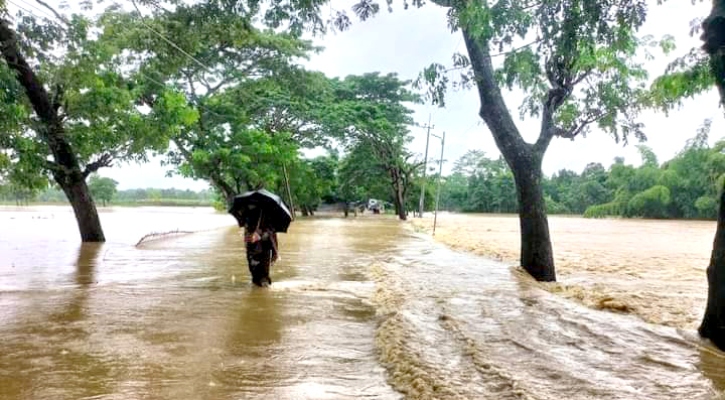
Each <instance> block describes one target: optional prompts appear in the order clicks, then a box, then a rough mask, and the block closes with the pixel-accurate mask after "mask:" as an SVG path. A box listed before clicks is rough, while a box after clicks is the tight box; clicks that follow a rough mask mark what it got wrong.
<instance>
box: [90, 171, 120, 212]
mask: <svg viewBox="0 0 725 400" xmlns="http://www.w3.org/2000/svg"><path fill="white" fill-rule="evenodd" d="M116 186H118V182H116V181H115V180H113V179H111V178H106V177H101V176H98V175H95V174H94V175H91V178H90V179H89V180H88V189H89V190H90V191H91V194H92V195H93V197H94V198H97V199H100V200H101V201H102V202H103V206H104V207H105V206H106V203H110V202H111V199H113V196H115V195H116Z"/></svg>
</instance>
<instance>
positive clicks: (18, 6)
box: [7, 0, 55, 21]
mask: <svg viewBox="0 0 725 400" xmlns="http://www.w3.org/2000/svg"><path fill="white" fill-rule="evenodd" d="M7 2H8V3H10V4H12V5H13V6H15V7H17V8H18V9H19V10H22V11H25V12H26V13H27V14H30V15H32V16H33V17H35V18H38V19H46V20H50V21H53V20H54V19H55V18H52V17H49V16H48V15H46V14H43V16H40V15H38V14H36V13H34V12H33V11H31V10H29V9H27V8H25V7H23V6H21V5H20V4H17V3H15V2H13V1H12V0H7ZM23 5H25V6H30V5H29V4H27V3H23ZM41 13H42V12H41Z"/></svg>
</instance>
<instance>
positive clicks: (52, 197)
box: [0, 185, 215, 206]
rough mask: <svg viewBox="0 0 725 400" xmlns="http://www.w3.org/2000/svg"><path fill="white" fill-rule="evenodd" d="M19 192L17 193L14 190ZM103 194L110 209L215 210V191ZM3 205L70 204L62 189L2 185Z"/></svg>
mask: <svg viewBox="0 0 725 400" xmlns="http://www.w3.org/2000/svg"><path fill="white" fill-rule="evenodd" d="M13 189H16V190H13ZM103 194H104V193H101V195H100V196H97V197H98V199H97V201H99V202H103V203H106V202H107V203H108V204H110V205H123V206H133V205H138V206H141V205H154V206H211V205H212V203H213V202H214V200H215V194H214V192H213V191H211V190H208V189H206V190H201V191H193V190H189V189H186V190H181V189H173V188H172V189H156V188H146V189H126V190H118V191H115V190H114V191H113V192H112V194H110V196H109V197H110V199H105V198H104V196H103ZM0 202H3V203H14V204H30V203H44V204H66V203H68V200H67V199H66V197H65V194H63V192H62V191H61V190H60V189H57V188H55V187H51V188H48V189H46V190H43V191H36V192H33V191H30V190H27V189H19V188H11V187H3V186H2V185H0Z"/></svg>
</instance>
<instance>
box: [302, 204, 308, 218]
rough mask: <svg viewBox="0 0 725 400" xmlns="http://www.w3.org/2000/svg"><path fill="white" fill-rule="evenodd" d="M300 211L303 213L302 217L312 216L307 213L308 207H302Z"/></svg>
mask: <svg viewBox="0 0 725 400" xmlns="http://www.w3.org/2000/svg"><path fill="white" fill-rule="evenodd" d="M300 211H302V216H303V217H309V216H310V213H309V212H308V211H307V207H306V206H300Z"/></svg>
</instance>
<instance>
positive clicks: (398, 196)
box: [389, 167, 408, 221]
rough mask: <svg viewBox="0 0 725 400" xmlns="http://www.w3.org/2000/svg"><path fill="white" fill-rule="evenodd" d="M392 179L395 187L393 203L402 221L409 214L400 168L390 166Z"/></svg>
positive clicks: (393, 187)
mask: <svg viewBox="0 0 725 400" xmlns="http://www.w3.org/2000/svg"><path fill="white" fill-rule="evenodd" d="M389 171H390V181H391V183H392V189H393V205H394V206H395V214H396V215H397V216H398V219H400V220H401V221H406V220H407V219H408V216H407V215H406V213H405V192H404V188H403V185H404V184H405V182H403V179H402V177H401V173H400V170H399V169H398V168H396V167H390V169H389Z"/></svg>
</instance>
